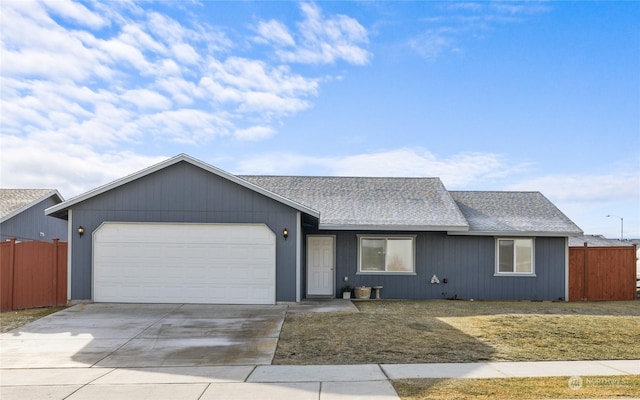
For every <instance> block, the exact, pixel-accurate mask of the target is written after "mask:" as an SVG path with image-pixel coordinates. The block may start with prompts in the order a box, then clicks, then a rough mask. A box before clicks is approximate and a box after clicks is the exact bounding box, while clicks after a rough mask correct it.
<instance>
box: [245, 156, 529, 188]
mask: <svg viewBox="0 0 640 400" xmlns="http://www.w3.org/2000/svg"><path fill="white" fill-rule="evenodd" d="M237 168H238V170H239V171H240V173H243V174H252V173H253V174H255V173H260V174H294V175H296V174H300V171H309V172H308V173H309V174H310V175H337V176H402V177H439V178H440V179H442V181H443V182H444V184H445V185H446V186H447V187H450V188H454V187H458V188H459V187H464V186H466V185H471V184H473V183H474V182H475V181H479V180H483V181H485V182H486V181H488V180H496V179H499V178H502V177H504V176H506V175H508V174H511V173H515V172H519V171H520V170H521V169H522V166H520V165H513V166H509V165H507V164H506V163H505V161H504V160H503V159H502V157H501V156H500V155H497V154H492V153H460V154H456V155H454V156H451V157H448V158H438V157H437V156H435V155H434V154H432V153H430V152H429V151H426V150H414V149H407V148H400V149H395V150H389V151H382V152H376V153H363V154H354V155H347V156H343V157H309V156H303V155H299V154H287V153H276V154H266V155H261V156H258V157H254V158H247V159H245V160H244V161H242V162H240V163H239V164H238V167H237Z"/></svg>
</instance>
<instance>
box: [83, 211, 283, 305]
mask: <svg viewBox="0 0 640 400" xmlns="http://www.w3.org/2000/svg"><path fill="white" fill-rule="evenodd" d="M275 241H276V238H275V235H274V233H273V232H272V231H271V230H270V229H269V228H268V227H267V226H266V225H256V224H251V225H249V224H179V223H177V224H171V223H116V222H106V223H104V224H103V225H101V226H100V227H99V228H98V229H97V230H96V231H95V233H94V235H93V300H94V301H96V302H122V303H208V304H274V303H275V300H276V250H275Z"/></svg>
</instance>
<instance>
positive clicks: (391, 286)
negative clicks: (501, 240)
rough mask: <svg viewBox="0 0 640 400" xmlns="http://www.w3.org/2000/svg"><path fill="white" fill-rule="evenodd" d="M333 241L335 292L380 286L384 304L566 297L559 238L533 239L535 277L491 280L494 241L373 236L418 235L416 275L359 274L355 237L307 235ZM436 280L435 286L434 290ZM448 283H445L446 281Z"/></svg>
mask: <svg viewBox="0 0 640 400" xmlns="http://www.w3.org/2000/svg"><path fill="white" fill-rule="evenodd" d="M308 233H314V234H317V233H319V234H331V235H335V236H336V250H335V251H336V290H337V291H338V292H339V291H340V288H341V287H342V286H343V285H344V277H345V276H347V277H348V278H349V281H348V282H349V284H350V285H351V286H377V285H379V286H383V287H384V288H383V289H382V292H381V297H382V298H385V299H443V298H451V297H454V296H457V298H459V299H476V300H558V299H560V298H564V297H565V252H566V244H565V243H566V242H565V238H562V237H557V238H555V237H537V238H535V255H534V257H535V272H536V276H535V277H517V276H494V274H495V238H494V237H488V236H455V235H447V234H446V233H444V232H375V234H376V235H378V234H379V235H389V236H394V235H416V243H415V263H416V273H415V275H386V274H382V275H366V274H358V273H357V269H358V237H357V235H358V234H371V232H353V231H349V232H344V231H331V232H324V231H323V232H308ZM434 274H435V275H437V276H438V278H439V279H440V283H439V284H432V283H430V282H431V277H432V276H433V275H434ZM445 278H446V279H447V280H448V283H446V284H445V283H443V280H444V279H445ZM337 295H340V293H337Z"/></svg>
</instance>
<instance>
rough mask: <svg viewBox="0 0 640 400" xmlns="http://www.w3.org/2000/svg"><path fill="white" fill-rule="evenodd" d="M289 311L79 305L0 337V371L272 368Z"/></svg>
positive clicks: (262, 308) (198, 306) (264, 308)
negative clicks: (233, 366)
mask: <svg viewBox="0 0 640 400" xmlns="http://www.w3.org/2000/svg"><path fill="white" fill-rule="evenodd" d="M286 310H287V306H253V305H252V306H228V305H194V304H80V305H76V306H74V307H71V308H68V309H66V310H63V311H61V312H58V313H55V314H53V315H50V316H47V317H45V318H42V319H40V320H37V321H35V322H33V323H31V324H28V325H26V326H24V327H23V328H20V329H18V330H16V331H13V332H9V333H5V334H3V335H2V336H1V339H2V346H1V347H0V360H1V365H0V367H1V368H3V369H7V368H63V367H65V368H70V367H114V368H134V367H168V366H174V367H181V366H190V367H194V366H215V365H261V364H270V363H271V360H272V359H273V355H274V353H275V349H276V345H277V343H278V336H279V335H280V329H281V328H282V324H283V322H284V317H285V314H286Z"/></svg>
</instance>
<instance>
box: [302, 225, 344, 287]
mask: <svg viewBox="0 0 640 400" xmlns="http://www.w3.org/2000/svg"><path fill="white" fill-rule="evenodd" d="M310 237H316V238H322V237H325V238H331V245H332V247H333V274H331V286H333V290H332V293H331V294H327V295H319V294H309V238H310ZM305 242H306V251H305V260H304V265H305V266H304V268H305V285H304V288H305V295H306V298H309V299H311V298H315V299H318V298H334V297H336V236H335V235H306V239H305Z"/></svg>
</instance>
